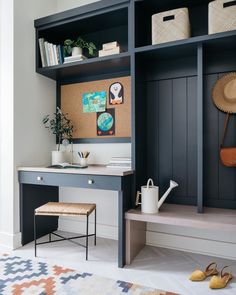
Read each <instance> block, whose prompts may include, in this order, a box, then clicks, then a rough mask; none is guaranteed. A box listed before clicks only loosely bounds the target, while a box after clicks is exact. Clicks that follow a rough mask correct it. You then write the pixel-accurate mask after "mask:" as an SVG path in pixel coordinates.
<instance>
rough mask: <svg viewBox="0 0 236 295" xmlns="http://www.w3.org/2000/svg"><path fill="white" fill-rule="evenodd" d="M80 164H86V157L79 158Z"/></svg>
mask: <svg viewBox="0 0 236 295" xmlns="http://www.w3.org/2000/svg"><path fill="white" fill-rule="evenodd" d="M80 165H81V166H83V167H84V166H88V159H87V158H80Z"/></svg>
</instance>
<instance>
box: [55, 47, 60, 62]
mask: <svg viewBox="0 0 236 295" xmlns="http://www.w3.org/2000/svg"><path fill="white" fill-rule="evenodd" d="M59 48H60V45H56V53H57V64H60V63H61V61H60V52H59Z"/></svg>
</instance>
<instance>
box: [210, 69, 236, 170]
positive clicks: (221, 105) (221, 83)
mask: <svg viewBox="0 0 236 295" xmlns="http://www.w3.org/2000/svg"><path fill="white" fill-rule="evenodd" d="M212 97H213V102H214V103H215V105H216V107H217V108H218V109H220V110H221V111H223V112H226V113H227V114H226V118H225V123H224V130H223V135H222V140H221V144H220V159H221V163H222V164H223V165H224V166H227V167H236V147H225V146H224V141H225V136H226V132H227V129H228V123H229V118H230V113H236V73H230V74H227V75H224V76H223V77H221V78H220V79H219V80H218V81H217V82H216V84H215V86H214V88H213V91H212Z"/></svg>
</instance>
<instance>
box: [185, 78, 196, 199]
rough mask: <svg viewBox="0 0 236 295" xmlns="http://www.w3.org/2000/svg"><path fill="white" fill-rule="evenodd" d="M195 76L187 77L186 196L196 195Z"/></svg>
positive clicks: (191, 197) (193, 196) (193, 197)
mask: <svg viewBox="0 0 236 295" xmlns="http://www.w3.org/2000/svg"><path fill="white" fill-rule="evenodd" d="M196 109H197V77H189V78H187V197H188V198H189V199H193V203H194V204H195V202H196V196H197V112H196Z"/></svg>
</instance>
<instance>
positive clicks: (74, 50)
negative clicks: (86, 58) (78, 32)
mask: <svg viewBox="0 0 236 295" xmlns="http://www.w3.org/2000/svg"><path fill="white" fill-rule="evenodd" d="M84 48H86V49H88V53H89V55H91V56H94V55H95V51H96V49H97V48H96V46H95V44H94V43H92V42H86V41H85V40H84V39H82V38H81V37H78V39H77V40H71V39H66V40H65V41H64V53H65V56H70V55H72V56H76V55H82V54H83V49H84Z"/></svg>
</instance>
